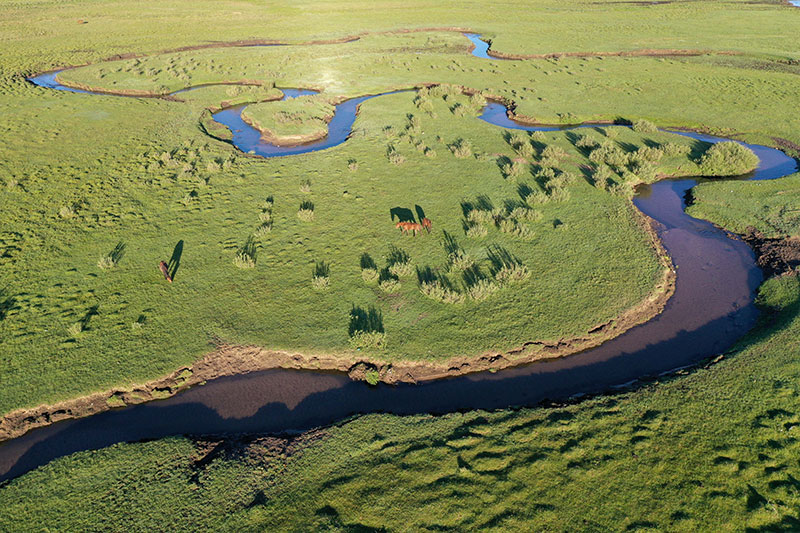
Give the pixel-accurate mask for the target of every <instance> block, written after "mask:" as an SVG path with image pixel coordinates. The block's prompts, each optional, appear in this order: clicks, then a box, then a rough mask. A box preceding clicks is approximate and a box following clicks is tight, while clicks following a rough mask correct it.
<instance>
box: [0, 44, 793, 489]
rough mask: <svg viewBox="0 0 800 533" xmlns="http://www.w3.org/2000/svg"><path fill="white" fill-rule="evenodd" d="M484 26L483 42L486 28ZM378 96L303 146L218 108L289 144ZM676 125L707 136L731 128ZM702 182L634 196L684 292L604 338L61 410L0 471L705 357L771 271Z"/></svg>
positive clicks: (489, 110) (765, 161)
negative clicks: (720, 214)
mask: <svg viewBox="0 0 800 533" xmlns="http://www.w3.org/2000/svg"><path fill="white" fill-rule="evenodd" d="M473 37H475V38H474V39H472V40H473V42H475V43H476V45H477V44H478V42H476V40H477V41H480V39H479V38H478V37H477V36H473ZM480 42H481V43H483V41H480ZM484 45H485V46H486V48H485V49H481V48H479V47H477V46H476V48H475V50H474V51H473V53H474V54H475V55H478V57H488V55H487V53H486V52H487V50H488V44H486V43H484ZM480 54H482V55H480ZM32 81H33V82H34V83H37V84H38V85H41V86H44V87H49V88H52V89H61V90H73V89H69V88H66V87H64V86H61V85H60V84H58V82H57V81H56V79H55V74H47V75H44V76H40V77H37V78H33V79H32ZM73 91H74V92H86V91H77V90H73ZM292 94H293V93H288V94H287V96H291V95H292ZM367 98H372V97H363V98H357V99H353V100H348V101H347V102H344V103H342V104H340V105H339V106H337V108H336V117H335V118H334V119H333V121H332V122H331V130H330V134H329V136H328V138H326V139H324V140H322V141H319V142H317V143H312V144H309V145H303V146H300V147H293V148H291V149H290V150H294V149H297V150H298V151H286V150H282V149H279V148H278V147H272V148H270V147H269V146H268V145H265V144H264V143H263V142H262V141H261V140H260V134H258V132H256V131H255V130H253V128H251V127H250V126H248V125H247V124H246V123H244V121H242V120H241V109H240V108H232V109H230V110H226V111H223V112H221V114H220V113H218V114H217V115H215V118H216V119H217V120H218V121H219V122H221V123H224V124H226V125H228V126H229V127H230V128H231V129H232V131H233V133H234V139H233V143H234V144H235V145H236V146H237V147H239V148H240V149H242V150H243V151H246V152H249V151H251V150H252V151H254V152H255V153H257V154H259V155H264V156H267V157H272V156H279V155H280V156H286V155H292V154H298V153H304V152H308V151H312V150H322V149H325V148H329V147H331V146H335V145H336V144H340V143H342V142H345V141H346V139H347V137H348V135H349V133H350V130H351V128H352V124H353V121H354V120H355V117H356V113H357V109H358V105H359V104H360V103H362V102H363V101H364V100H366V99H367ZM480 119H481V120H485V121H487V122H489V123H492V124H495V125H497V126H499V127H503V128H512V129H524V130H528V131H535V130H546V129H554V128H547V127H532V126H525V125H522V124H518V123H516V122H513V121H511V120H510V119H509V118H508V116H507V109H506V108H505V107H504V106H503V105H501V104H497V103H490V104H488V105H487V106H486V108H485V109H484V111H483V114H482V115H481V116H480ZM236 130H239V131H236ZM675 133H677V134H679V135H685V136H688V137H691V138H693V139H696V140H697V141H698V142H700V141H704V142H712V143H713V142H719V141H721V140H723V139H719V138H716V137H710V136H705V135H699V134H694V133H683V132H675ZM746 146H748V147H749V148H751V149H752V150H753V151H754V152H755V153H756V154H757V155H758V156H759V159H760V164H759V166H758V169H757V170H756V171H755V172H754V173H752V175H750V176H746V177H742V178H739V179H775V178H779V177H782V176H785V175H787V174H791V173H793V172H795V171H796V169H797V165H796V162H795V161H794V159H792V158H790V157H788V156H786V155H785V154H783V153H782V152H780V151H778V150H775V149H773V148H769V147H766V146H759V145H746ZM697 183H698V180H696V179H680V180H664V181H660V182H658V183H655V184H652V185H650V186H647V187H644V188H642V189H641V190H640V191H639V192H638V194H637V195H636V197H635V199H634V204H635V205H636V207H637V208H638V209H640V210H641V211H642V212H643V213H645V214H647V215H648V216H650V217H652V218H653V219H655V220H656V221H657V222H658V223H659V225H660V227H659V229H658V234H659V237H660V238H661V240H662V242H663V244H664V246H665V247H666V249H667V251H668V252H669V254H670V256H671V257H672V259H673V261H674V263H675V265H676V267H677V272H678V276H677V283H676V290H675V294H674V296H673V297H672V298H671V299H670V300H669V302H668V303H667V305H666V307H665V309H664V311H663V313H661V314H660V315H658V316H657V317H655V318H653V319H652V320H650V321H649V322H647V323H645V324H642V325H640V326H637V327H634V328H632V329H630V330H629V331H627V332H626V333H624V334H623V335H621V336H619V337H617V338H615V339H612V340H610V341H608V342H606V343H604V344H603V345H601V346H599V347H597V348H594V349H591V350H587V351H585V352H582V353H578V354H575V355H571V356H568V357H564V358H560V359H555V360H548V361H541V362H537V363H533V364H530V365H527V366H522V367H516V368H511V369H507V370H502V371H499V372H497V373H488V372H487V373H477V374H471V375H466V376H463V377H455V378H449V379H445V380H439V381H433V382H426V383H423V384H419V385H409V384H400V385H396V386H389V385H383V384H381V385H378V386H377V387H370V386H368V385H366V384H365V383H363V382H355V381H352V380H350V379H349V378H348V377H347V376H345V375H342V374H337V373H323V372H314V371H301V370H269V371H263V372H255V373H251V374H247V375H242V376H234V377H225V378H220V379H216V380H213V381H210V382H208V383H207V384H206V385H204V386H200V387H195V388H193V389H190V390H188V391H186V392H184V393H181V394H179V395H177V396H175V397H172V398H169V399H166V400H162V401H155V402H150V403H146V404H141V405H136V406H132V407H126V408H123V409H115V410H112V411H107V412H104V413H100V414H97V415H93V416H90V417H87V418H83V419H76V420H67V421H63V422H59V423H56V424H53V425H51V426H48V427H44V428H40V429H36V430H33V431H31V432H29V433H28V434H26V435H24V436H22V437H19V438H17V439H14V440H11V441H9V442H6V443H4V444H2V445H0V480H2V479H8V478H13V477H16V476H19V475H21V474H23V473H25V472H27V471H29V470H31V469H32V468H35V467H37V466H39V465H42V464H45V463H47V462H48V461H50V460H52V459H54V458H56V457H60V456H63V455H67V454H70V453H73V452H76V451H80V450H90V449H98V448H102V447H105V446H108V445H110V444H113V443H117V442H123V441H136V440H141V439H155V438H161V437H166V436H169V435H180V434H196V435H199V434H224V433H273V434H279V433H291V432H300V431H304V430H308V429H310V428H313V427H316V426H320V425H325V424H330V423H333V422H336V421H339V420H342V419H345V418H347V417H349V416H352V415H356V414H361V413H371V412H386V413H395V414H413V413H447V412H452V411H462V410H470V409H496V408H505V407H510V406H534V405H537V404H538V403H540V402H541V401H542V400H545V399H551V400H555V399H566V398H569V397H574V396H576V395H586V394H594V393H599V392H603V391H608V390H611V389H613V388H615V387H620V386H624V385H627V384H630V383H632V382H635V381H636V380H640V379H643V378H648V377H655V376H658V375H661V374H664V373H669V372H673V371H675V370H676V369H679V368H683V367H687V366H691V365H693V364H696V363H698V362H699V361H702V360H705V359H706V358H708V357H710V356H713V355H715V354H719V353H720V352H722V351H724V350H726V349H727V348H729V347H730V346H731V345H732V344H733V343H734V342H735V341H736V340H737V339H738V338H740V337H741V336H742V335H743V334H744V333H746V332H747V331H748V330H749V329H750V328H751V327H752V326H753V324H754V323H755V320H756V318H757V316H758V311H757V309H756V308H755V306H754V305H753V295H754V291H755V289H756V288H757V287H758V285H759V284H760V283H761V281H762V274H761V271H760V270H759V269H758V268H757V266H756V264H755V261H754V256H753V253H752V251H751V250H750V248H749V247H748V246H747V245H746V244H745V243H743V242H741V241H740V240H738V239H735V238H731V237H729V236H728V235H727V234H726V233H725V232H724V231H722V230H720V229H718V228H716V227H714V226H713V225H712V224H710V223H708V222H705V221H702V220H697V219H694V218H692V217H690V216H688V215H687V214H686V213H685V212H684V208H685V203H684V197H685V194H686V192H687V191H688V190H689V189H690V188H692V187H693V186H695V185H696V184H697Z"/></svg>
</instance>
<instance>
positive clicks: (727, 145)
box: [698, 141, 759, 176]
mask: <svg viewBox="0 0 800 533" xmlns="http://www.w3.org/2000/svg"><path fill="white" fill-rule="evenodd" d="M758 161H759V160H758V156H757V155H756V154H754V153H753V151H752V150H751V149H749V148H747V147H746V146H742V145H741V144H739V143H737V142H734V141H724V142H719V143H716V144H714V145H713V146H711V148H709V149H708V150H706V153H705V154H703V157H701V158H700V161H699V162H698V164H699V165H700V170H701V172H703V174H706V175H708V176H737V175H739V174H746V173H747V172H750V171H751V170H753V169H754V168H756V167H757V166H758Z"/></svg>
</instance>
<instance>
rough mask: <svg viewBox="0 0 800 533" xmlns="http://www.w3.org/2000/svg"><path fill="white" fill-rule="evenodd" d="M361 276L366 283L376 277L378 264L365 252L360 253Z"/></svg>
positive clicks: (375, 279) (374, 279)
mask: <svg viewBox="0 0 800 533" xmlns="http://www.w3.org/2000/svg"><path fill="white" fill-rule="evenodd" d="M361 278H362V279H363V280H364V281H365V282H367V283H372V282H374V281H377V279H378V266H377V265H376V264H375V261H374V260H373V259H372V257H371V256H370V255H369V254H368V253H366V252H364V253H363V254H361Z"/></svg>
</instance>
